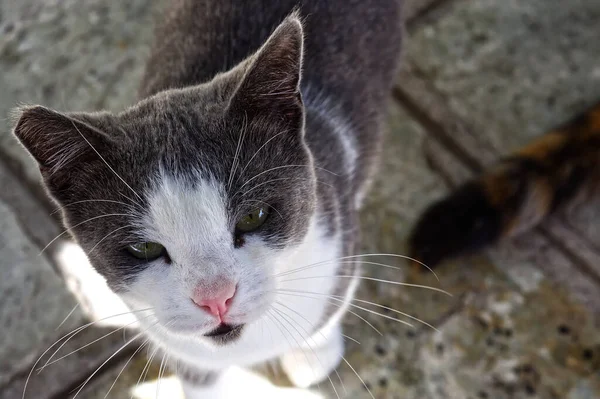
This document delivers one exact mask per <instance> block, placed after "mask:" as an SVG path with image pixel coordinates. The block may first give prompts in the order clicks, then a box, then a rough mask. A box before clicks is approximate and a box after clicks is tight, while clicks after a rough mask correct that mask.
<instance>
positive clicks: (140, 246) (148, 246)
mask: <svg viewBox="0 0 600 399" xmlns="http://www.w3.org/2000/svg"><path fill="white" fill-rule="evenodd" d="M127 250H128V251H129V253H130V254H131V255H133V256H135V257H136V258H139V259H146V260H154V259H156V258H159V257H160V256H161V255H163V254H164V253H165V247H163V246H162V245H160V244H159V243H157V242H139V243H137V244H132V245H128V246H127Z"/></svg>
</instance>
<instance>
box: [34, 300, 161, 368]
mask: <svg viewBox="0 0 600 399" xmlns="http://www.w3.org/2000/svg"><path fill="white" fill-rule="evenodd" d="M151 309H153V308H147V309H143V310H139V311H132V312H125V313H121V314H118V315H113V316H109V317H105V318H104V319H100V320H97V321H94V322H91V323H87V324H84V325H83V326H80V327H78V328H77V329H75V330H73V331H72V332H71V333H69V334H67V335H70V336H69V337H68V338H67V339H66V340H65V341H64V342H63V343H62V344H61V345H60V346H59V347H58V349H56V350H55V351H54V353H53V354H52V356H50V357H49V358H48V360H47V361H46V363H45V364H44V366H43V367H42V369H43V368H45V367H46V366H47V365H48V364H49V363H50V361H52V358H54V356H56V354H57V353H58V352H59V351H60V350H61V349H62V348H63V347H64V346H65V345H66V344H67V343H68V342H69V341H70V340H71V339H72V338H74V337H75V336H76V335H77V334H79V333H80V332H82V331H83V330H85V329H87V328H88V327H90V326H92V325H94V324H96V323H98V322H101V321H103V320H106V319H110V318H112V317H117V316H124V315H127V314H132V313H139V312H143V311H146V310H151ZM115 331H118V330H115ZM67 335H65V336H64V337H63V338H65V337H67ZM63 338H61V339H60V340H58V341H57V342H56V343H58V342H60V341H61V340H62V339H63ZM36 364H37V363H36Z"/></svg>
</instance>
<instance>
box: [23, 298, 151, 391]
mask: <svg viewBox="0 0 600 399" xmlns="http://www.w3.org/2000/svg"><path fill="white" fill-rule="evenodd" d="M150 309H152V308H148V309H141V310H137V311H133V312H125V313H119V314H116V315H112V316H108V317H105V318H103V319H100V320H96V321H93V322H90V323H87V324H85V325H83V326H80V327H78V328H76V329H75V330H73V331H71V332H69V333H67V334H65V335H64V336H62V337H61V338H59V339H58V340H57V341H56V342H55V343H53V344H52V345H50V347H49V348H48V349H46V350H45V351H44V352H43V353H42V354H41V355H40V357H38V358H37V360H36V361H35V363H34V364H33V366H32V367H31V370H30V371H29V374H28V375H27V379H26V380H25V386H24V387H23V395H22V396H21V399H25V393H26V391H27V385H28V384H29V380H30V379H31V375H32V374H33V371H34V370H35V367H36V366H37V365H38V363H39V362H40V361H41V360H42V358H43V357H44V356H45V355H46V353H48V352H50V350H51V349H52V348H54V347H55V346H56V345H58V344H59V342H61V341H62V340H63V339H65V338H67V337H72V336H74V335H76V334H77V333H78V332H79V331H82V330H84V329H86V328H88V327H89V326H91V325H94V324H96V323H99V322H101V321H104V320H107V319H110V318H113V317H119V316H123V315H126V314H131V313H135V312H143V311H145V310H150ZM69 339H71V338H69ZM63 346H64V344H63V345H61V346H60V348H62V347H63ZM60 348H58V350H60ZM57 352H58V351H57ZM57 352H54V354H53V355H52V356H51V357H50V359H52V357H53V356H54V355H56V353H57Z"/></svg>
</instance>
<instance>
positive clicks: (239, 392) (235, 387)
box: [132, 367, 324, 399]
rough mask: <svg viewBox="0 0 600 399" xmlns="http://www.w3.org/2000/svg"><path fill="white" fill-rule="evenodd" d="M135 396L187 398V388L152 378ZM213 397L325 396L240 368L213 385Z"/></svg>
mask: <svg viewBox="0 0 600 399" xmlns="http://www.w3.org/2000/svg"><path fill="white" fill-rule="evenodd" d="M132 394H133V397H134V398H135V399H183V390H182V388H181V384H180V383H179V380H178V379H177V378H176V377H175V376H171V377H165V378H161V379H160V380H154V381H150V382H147V383H144V384H140V385H139V386H137V387H135V388H133V389H132ZM210 394H211V395H210V397H213V396H215V397H220V398H242V397H253V398H254V397H256V398H262V399H324V396H323V395H321V394H319V393H315V392H313V391H311V390H308V389H297V388H280V387H276V386H274V385H273V384H271V383H270V382H269V381H268V380H267V379H265V378H263V377H261V376H259V375H257V374H255V373H252V372H249V371H246V370H244V369H242V368H239V367H232V368H231V369H229V370H228V371H227V372H225V373H224V374H223V375H222V376H221V378H220V379H219V381H218V382H217V383H216V384H215V385H214V386H213V387H212V389H211V391H210Z"/></svg>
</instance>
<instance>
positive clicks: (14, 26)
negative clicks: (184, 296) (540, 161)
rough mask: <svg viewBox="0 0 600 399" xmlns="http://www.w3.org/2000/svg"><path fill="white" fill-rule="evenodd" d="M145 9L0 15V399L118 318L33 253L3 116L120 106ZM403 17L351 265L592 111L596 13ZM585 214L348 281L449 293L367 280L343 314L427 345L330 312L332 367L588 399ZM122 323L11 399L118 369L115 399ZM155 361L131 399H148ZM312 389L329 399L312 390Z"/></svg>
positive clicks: (597, 234)
mask: <svg viewBox="0 0 600 399" xmlns="http://www.w3.org/2000/svg"><path fill="white" fill-rule="evenodd" d="M159 8H160V5H159V4H157V2H156V1H154V2H153V1H151V0H128V1H116V0H113V1H102V0H0V156H1V162H0V298H1V304H2V305H1V306H0V326H2V327H0V328H1V330H0V398H1V399H14V398H21V396H22V393H23V388H24V384H25V381H26V380H27V379H28V376H29V374H30V370H32V368H33V369H35V370H37V369H38V368H39V367H41V366H43V365H44V363H46V361H47V359H48V355H49V354H51V353H52V352H53V350H51V351H49V352H47V353H46V354H44V356H43V359H42V361H41V362H39V363H37V364H35V363H36V360H37V359H38V358H39V357H40V355H42V353H43V352H44V351H46V349H47V348H48V347H49V346H51V345H52V344H53V343H54V342H55V341H56V340H57V339H58V338H60V337H62V336H63V335H64V334H66V333H68V332H70V331H73V329H75V328H77V327H78V326H83V325H85V324H86V323H87V322H88V321H89V319H90V318H92V319H96V320H97V319H101V318H103V317H106V316H110V315H112V314H116V313H118V312H119V311H120V310H119V309H122V307H121V306H120V304H119V303H118V301H115V300H114V298H112V299H111V300H107V299H106V298H109V297H107V296H106V291H105V290H106V288H105V287H104V286H103V283H102V281H101V280H98V279H97V278H95V276H94V275H93V273H91V272H90V271H89V267H88V266H87V264H86V260H85V256H84V255H83V254H82V253H81V251H80V250H79V249H78V248H77V247H76V246H74V245H73V244H72V243H70V242H69V240H68V237H66V236H62V237H61V238H60V239H58V240H57V241H55V242H54V243H53V244H52V245H50V246H49V247H48V248H47V249H45V250H44V251H43V252H42V254H41V255H40V252H41V250H42V249H43V248H44V247H45V246H46V244H48V243H49V242H50V241H51V240H52V239H53V238H54V237H55V236H57V235H58V234H60V233H61V232H62V229H61V227H60V225H59V223H58V221H57V220H56V214H52V211H53V209H54V207H53V205H52V204H50V203H49V202H48V200H47V199H46V197H45V195H44V193H43V191H42V190H41V189H40V186H39V176H38V172H37V170H36V167H35V165H34V164H33V163H32V161H31V160H30V159H29V158H28V157H27V156H26V155H25V153H24V151H23V150H22V149H21V148H20V147H19V146H18V145H17V144H16V142H15V141H14V140H13V139H12V137H11V136H10V121H9V118H8V113H9V111H10V109H11V108H12V107H14V106H15V105H17V104H20V103H40V104H44V105H47V106H50V107H54V108H57V109H62V110H98V109H103V108H105V109H111V110H119V109H122V108H123V107H125V106H127V105H128V104H131V102H132V101H134V98H135V92H136V85H137V83H138V81H139V78H140V75H141V68H142V66H143V62H144V59H145V57H146V55H147V54H148V48H149V44H150V40H151V29H152V15H153V14H154V13H155V11H157V10H158V9H159ZM406 14H407V15H406V16H407V19H408V20H407V29H408V40H407V41H406V46H405V55H404V68H403V70H402V72H401V73H400V76H398V80H397V81H396V82H390V87H391V89H392V86H393V92H394V102H393V104H391V109H390V112H389V126H390V129H389V134H388V137H387V140H388V141H387V145H386V146H385V153H384V156H383V159H382V168H381V173H380V176H379V180H378V182H377V183H376V185H375V187H374V188H373V191H372V194H371V195H370V197H369V199H368V201H367V205H366V207H365V210H364V213H363V237H364V248H363V251H364V252H368V253H399V254H402V253H405V238H406V236H407V233H408V231H409V230H410V228H411V226H412V225H413V223H414V221H415V218H416V217H417V215H418V214H419V212H420V211H421V210H422V209H423V208H424V207H425V206H427V204H429V203H430V202H431V201H433V200H434V199H436V198H439V197H440V196H442V195H444V193H446V192H447V191H448V190H449V189H450V188H451V187H453V186H454V185H456V184H458V183H460V182H461V181H464V180H465V179H466V178H468V177H469V176H471V175H473V174H474V173H477V171H478V170H480V169H481V168H482V167H484V166H485V165H488V164H490V163H492V162H493V161H494V159H496V158H497V157H498V156H499V155H500V154H503V153H505V152H507V151H510V150H512V149H514V148H516V147H518V146H519V145H521V144H523V143H525V142H527V141H528V140H530V139H531V138H533V137H535V136H536V135H538V134H540V133H542V132H543V131H545V130H547V129H549V128H552V127H554V126H556V125H558V124H560V123H562V122H564V121H566V120H567V119H569V117H571V116H573V115H575V114H576V113H578V112H580V111H582V110H584V109H585V108H586V107H587V106H589V105H591V104H593V103H594V102H595V101H597V100H598V99H599V98H600V41H599V40H598V37H600V24H598V21H600V2H598V1H590V0H569V1H568V2H567V1H563V0H511V1H503V0H470V1H467V0H412V1H409V0H407V12H406ZM599 205H600V204H599V203H598V201H597V200H596V201H595V202H591V203H588V204H586V205H584V206H580V207H578V208H575V209H569V210H566V211H564V212H562V213H560V214H558V215H556V216H554V217H552V218H551V219H550V220H548V221H547V222H545V223H544V224H543V225H542V226H541V227H539V228H537V229H535V230H534V231H533V232H530V233H527V234H525V235H523V236H520V237H518V238H516V239H513V240H510V241H507V242H503V243H501V244H500V245H498V246H496V247H495V248H493V249H492V250H490V251H488V252H486V253H484V254H481V255H479V256H472V257H465V258H461V259H457V260H454V261H451V262H447V263H446V264H444V265H443V266H441V267H440V268H439V270H438V271H437V273H438V276H439V279H440V281H439V282H438V281H436V280H435V278H434V277H433V276H432V275H431V274H429V275H421V274H419V275H415V274H413V273H411V272H410V269H409V268H408V267H406V264H405V263H404V262H402V261H400V260H397V261H395V262H392V261H390V259H388V258H385V259H384V258H380V259H379V261H383V262H386V263H389V264H395V265H397V266H399V267H402V268H403V270H402V271H397V270H393V272H392V271H390V270H376V269H375V268H372V269H369V268H368V267H366V272H367V273H368V275H370V276H373V277H377V278H384V279H386V278H387V279H394V280H398V281H405V282H408V283H413V284H422V285H432V286H435V287H440V288H443V289H445V290H446V291H448V292H450V293H452V295H453V296H452V297H448V296H446V295H443V294H440V293H437V292H433V291H429V290H424V289H418V288H414V287H404V288H403V287H398V286H394V285H386V284H377V283H374V282H373V281H368V282H365V284H363V285H362V287H361V290H360V292H359V294H358V298H361V299H367V300H370V301H376V302H379V303H381V304H383V305H386V306H390V307H393V308H396V309H400V310H402V311H405V312H407V313H409V314H411V315H413V316H415V317H418V318H420V319H422V320H423V321H425V322H427V323H429V324H431V325H433V326H434V327H435V328H436V329H437V331H436V330H434V329H431V328H429V327H427V326H425V325H423V324H420V323H418V322H415V321H414V320H411V319H405V320H406V321H409V322H411V323H412V324H414V327H412V328H411V327H408V326H405V325H402V324H399V323H397V322H395V321H393V320H390V319H389V318H387V319H386V318H383V317H381V316H377V315H373V314H368V313H364V312H362V311H361V310H360V309H355V310H356V311H357V312H359V313H360V314H361V316H362V317H364V318H365V319H366V320H368V321H369V322H370V323H372V324H373V325H374V326H375V327H376V328H377V329H378V330H380V331H381V332H382V333H383V336H379V335H377V334H376V333H374V332H373V330H371V329H370V328H369V327H368V326H367V325H366V324H365V323H364V322H363V321H361V320H360V319H359V318H357V317H354V316H353V315H348V317H346V319H345V333H346V334H347V335H348V336H350V337H352V338H354V339H356V340H357V341H359V342H360V343H361V344H360V345H358V344H356V343H353V342H351V341H348V343H347V355H346V359H347V360H348V362H349V363H350V364H352V366H353V367H354V369H355V370H356V372H357V373H358V374H359V375H360V376H361V378H362V379H363V380H364V381H365V383H366V385H367V386H368V387H369V389H370V390H371V392H372V393H373V395H374V396H375V397H376V398H402V399H437V398H439V399H442V398H444V399H445V398H452V399H454V398H456V399H467V398H468V399H485V398H490V399H492V398H493V399H496V398H498V399H503V398H517V399H518V398H540V399H553V398H557V399H558V398H560V399H563V398H566V399H592V398H598V397H600V334H598V332H599V330H598V326H599V324H598V321H599V320H600V318H599V316H600V227H599V226H600V215H599V210H600V206H599ZM375 261H377V260H375ZM77 298H78V299H79V302H80V303H81V304H80V305H76V304H77V303H78V300H77ZM99 298H100V299H99ZM373 310H377V309H373ZM379 310H380V311H381V313H382V314H384V315H386V316H394V315H393V314H392V313H390V312H388V311H385V310H383V311H382V310H381V309H379ZM67 315H69V317H68V319H67V320H66V321H65V322H64V323H63V320H64V319H65V317H66V316H67ZM396 316H397V315H396ZM123 323H128V321H127V320H123V319H121V320H117V321H113V322H112V323H111V319H108V320H106V321H105V322H104V323H97V324H95V325H94V326H91V327H90V328H87V329H84V330H82V331H81V333H80V334H77V335H76V336H74V337H73V338H72V339H71V340H69V342H67V343H66V344H65V345H64V346H63V347H62V348H61V349H60V351H59V352H58V354H57V355H56V356H55V357H54V359H58V358H61V357H62V356H64V355H67V354H69V353H70V352H71V351H74V350H75V349H77V348H79V347H82V346H84V345H87V344H88V343H90V342H93V344H91V345H89V346H86V347H85V348H84V349H82V350H81V351H78V352H76V353H74V354H70V355H69V356H67V357H65V358H64V359H61V360H60V361H58V362H56V363H55V364H54V363H53V364H48V367H47V368H44V369H43V370H42V371H41V372H37V371H34V372H32V373H31V378H30V380H29V383H28V386H27V391H26V395H25V397H26V398H36V399H59V398H71V397H73V395H74V394H75V392H77V389H78V387H79V386H80V384H82V383H83V382H85V381H86V380H87V378H88V377H89V376H90V375H91V374H93V373H94V372H95V371H96V370H97V369H98V368H99V366H102V367H101V368H100V369H99V371H98V372H96V373H95V374H94V378H92V379H91V380H90V381H89V382H88V383H87V384H86V386H85V387H84V388H83V390H81V392H80V393H79V395H78V397H80V398H93V399H94V398H104V397H105V395H106V393H107V392H108V391H109V389H110V388H111V385H112V384H113V381H115V379H116V378H117V376H118V375H119V373H120V372H121V370H124V371H123V372H122V373H121V374H120V376H119V378H118V380H117V382H116V383H115V385H114V387H112V390H111V392H110V395H109V397H111V398H129V397H130V395H131V392H130V389H131V388H132V387H135V386H136V383H137V382H138V379H139V377H140V374H141V373H142V371H143V368H144V366H145V364H146V359H147V353H146V351H145V350H142V351H139V352H138V353H137V354H135V356H133V358H132V359H133V360H131V361H129V359H130V358H131V356H132V355H133V354H134V352H135V350H136V347H125V348H124V349H122V350H120V351H119V352H118V353H117V354H116V355H114V356H112V355H113V354H114V353H115V352H116V351H117V350H119V349H120V348H121V347H122V346H123V342H124V341H123V340H124V338H123V336H124V335H125V336H126V338H127V337H131V336H132V335H133V334H132V332H131V331H129V330H128V329H125V330H126V331H124V332H123V330H117V331H116V332H114V333H112V334H109V333H111V332H113V331H114V328H115V327H114V326H115V325H123ZM107 334H108V335H107ZM104 335H106V336H105V337H103V336H104ZM102 337H103V338H102ZM99 338H102V339H99ZM94 341H96V342H94ZM59 345H60V344H59ZM132 346H133V345H132ZM54 348H58V345H57V346H55V347H54ZM111 356H112V357H111ZM109 358H110V360H109V361H106V360H107V359H109ZM159 363H160V362H154V364H153V365H152V367H150V371H149V373H148V378H147V380H148V381H149V383H148V384H147V385H143V386H142V388H140V389H138V390H137V391H136V392H135V397H138V398H154V397H155V394H156V388H157V386H156V384H155V383H153V382H152V381H153V380H155V379H156V377H157V375H158V371H159ZM34 364H35V367H34ZM338 371H339V374H340V377H341V380H342V381H343V385H344V387H341V385H340V381H339V380H338V379H337V376H336V377H335V378H332V381H333V383H334V384H335V385H336V388H337V391H338V392H339V393H340V396H342V395H344V396H345V397H347V398H368V397H370V396H369V394H368V392H367V391H366V389H365V388H364V387H363V386H362V384H361V382H360V380H359V378H358V377H357V376H356V375H355V374H354V372H353V371H352V369H350V368H349V367H348V366H346V365H342V366H340V368H339V370H338ZM320 391H321V393H322V395H324V396H325V395H326V396H327V397H335V395H334V394H333V393H332V389H331V387H328V386H327V384H321V386H320ZM316 392H318V390H317V391H316ZM246 393H247V392H246ZM160 396H161V397H165V398H176V397H177V396H178V393H177V385H176V384H175V383H173V381H171V380H169V379H168V378H167V379H164V380H163V381H162V383H161V387H160ZM246 396H247V395H246Z"/></svg>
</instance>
